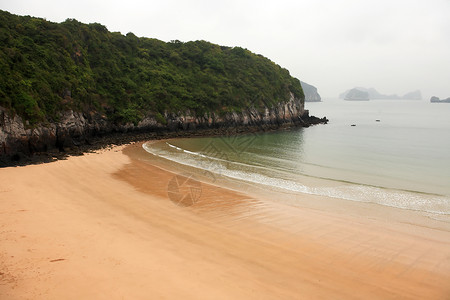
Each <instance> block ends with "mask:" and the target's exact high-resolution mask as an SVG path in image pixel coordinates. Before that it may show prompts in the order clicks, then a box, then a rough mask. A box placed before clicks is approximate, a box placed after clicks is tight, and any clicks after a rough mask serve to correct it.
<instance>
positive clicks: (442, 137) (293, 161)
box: [144, 99, 450, 215]
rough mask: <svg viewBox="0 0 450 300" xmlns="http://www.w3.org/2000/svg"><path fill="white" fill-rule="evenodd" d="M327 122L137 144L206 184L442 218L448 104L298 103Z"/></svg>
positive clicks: (449, 148)
mask: <svg viewBox="0 0 450 300" xmlns="http://www.w3.org/2000/svg"><path fill="white" fill-rule="evenodd" d="M305 108H306V109H309V110H310V113H311V114H313V115H315V116H318V117H323V116H326V117H327V118H328V119H329V120H330V122H329V123H328V124H327V125H316V126H311V127H309V128H296V129H291V130H284V131H278V132H269V133H252V134H247V135H240V136H235V135H228V136H222V137H207V138H189V139H174V140H169V141H164V142H158V143H147V144H144V149H146V150H147V151H148V152H150V153H152V154H153V155H156V156H158V157H160V158H163V159H166V160H170V161H172V162H174V163H177V164H181V165H186V166H191V167H194V168H197V169H198V170H201V171H202V172H204V174H205V175H207V176H209V177H210V179H211V180H212V181H214V180H217V179H218V178H230V179H234V180H240V181H242V182H246V183H247V184H255V185H258V186H260V187H261V186H262V187H263V188H266V189H270V190H281V191H283V190H284V191H289V192H301V193H308V194H315V195H324V196H330V197H335V198H340V199H345V200H350V201H361V202H371V203H376V204H380V205H385V206H392V207H397V208H402V209H408V210H415V211H422V212H426V213H431V214H438V215H450V104H438V103H429V102H426V101H411V100H410V101H408V100H371V101H363V102H357V101H344V100H333V99H325V100H324V101H323V102H318V103H306V105H305Z"/></svg>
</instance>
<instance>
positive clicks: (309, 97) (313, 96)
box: [300, 81, 322, 102]
mask: <svg viewBox="0 0 450 300" xmlns="http://www.w3.org/2000/svg"><path fill="white" fill-rule="evenodd" d="M300 83H301V85H302V88H303V93H304V94H305V102H320V101H322V98H321V97H320V95H319V93H318V92H317V88H316V87H315V86H312V85H310V84H307V83H306V82H303V81H300Z"/></svg>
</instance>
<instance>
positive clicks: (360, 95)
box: [344, 88, 369, 101]
mask: <svg viewBox="0 0 450 300" xmlns="http://www.w3.org/2000/svg"><path fill="white" fill-rule="evenodd" d="M344 99H345V100H350V101H368V100H369V93H368V92H365V91H361V90H359V89H356V88H355V89H351V90H349V91H348V92H347V93H346V94H345V97H344Z"/></svg>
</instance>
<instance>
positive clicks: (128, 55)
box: [0, 11, 327, 166]
mask: <svg viewBox="0 0 450 300" xmlns="http://www.w3.org/2000/svg"><path fill="white" fill-rule="evenodd" d="M304 99H305V97H304V94H303V90H302V87H301V84H300V81H299V80H298V79H296V78H294V77H291V76H290V75H289V72H288V71H287V70H286V69H284V68H281V67H280V66H279V65H277V64H275V63H274V62H272V61H270V60H269V59H267V58H265V57H263V56H262V55H257V54H254V53H252V52H250V51H248V50H246V49H243V48H240V47H233V48H231V47H225V46H219V45H215V44H212V43H209V42H206V41H195V42H186V43H184V42H180V41H171V42H169V43H166V42H163V41H160V40H156V39H151V38H144V37H142V38H138V37H136V36H135V35H134V34H133V33H128V34H126V35H122V34H121V33H118V32H109V31H108V30H107V28H106V27H105V26H103V25H101V24H97V23H94V24H83V23H80V22H78V21H76V20H74V19H67V20H66V21H64V22H62V23H52V22H49V21H46V20H44V19H39V18H34V17H29V16H26V17H22V16H16V15H12V14H10V13H8V12H5V11H0V166H1V165H2V163H1V162H2V161H10V160H14V161H15V160H18V159H20V158H21V157H24V156H25V157H28V156H29V155H32V154H34V153H43V154H49V153H50V152H52V151H53V152H54V151H59V153H68V152H70V151H73V153H79V152H80V151H81V152H82V151H85V150H86V149H85V148H86V147H87V148H88V149H92V148H98V146H93V145H94V144H100V146H99V147H101V144H110V143H117V142H120V143H126V142H130V141H133V140H142V139H152V138H157V137H159V138H161V137H169V136H170V137H174V136H191V135H218V134H224V133H225V134H229V132H228V130H229V129H232V130H234V131H235V132H241V133H245V132H250V131H255V130H266V129H276V128H279V127H280V126H283V127H285V126H291V125H292V126H309V125H311V124H317V123H326V121H327V120H326V118H322V119H318V118H315V117H313V116H309V112H308V111H306V110H304ZM142 134H143V135H142ZM112 136H115V137H114V140H111V138H112ZM133 136H134V137H133ZM138 136H139V137H138ZM55 149H56V150H55ZM82 149H84V150H82Z"/></svg>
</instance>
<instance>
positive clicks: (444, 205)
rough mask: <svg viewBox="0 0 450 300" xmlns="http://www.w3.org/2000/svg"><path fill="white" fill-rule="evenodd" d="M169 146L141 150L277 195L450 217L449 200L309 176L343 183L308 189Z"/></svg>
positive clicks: (256, 169)
mask: <svg viewBox="0 0 450 300" xmlns="http://www.w3.org/2000/svg"><path fill="white" fill-rule="evenodd" d="M166 144H167V146H168V147H169V148H171V149H174V150H176V152H175V153H173V152H170V151H166V150H164V149H162V148H156V147H151V146H150V144H148V143H144V144H143V146H142V147H143V148H144V150H146V151H147V152H148V153H151V154H153V155H155V156H157V157H161V158H163V159H167V160H169V161H172V162H175V163H178V164H182V165H185V166H189V167H194V168H197V169H200V170H203V171H205V172H210V173H212V174H214V176H215V177H214V178H217V176H225V177H228V178H231V179H234V180H238V181H243V182H247V183H251V184H256V185H262V186H265V187H266V188H270V189H271V190H275V191H276V190H279V191H288V192H295V193H305V194H311V195H319V196H327V197H333V198H339V199H344V200H350V201H358V202H366V203H375V204H379V205H383V206H389V207H395V208H400V209H407V210H414V211H421V212H426V213H432V214H439V215H450V210H449V209H448V208H449V207H450V198H447V197H444V196H440V195H432V194H425V193H418V192H414V191H405V190H398V189H388V188H383V187H377V186H370V185H361V184H358V183H353V182H343V181H336V180H332V179H327V178H319V177H313V176H308V175H306V176H307V177H313V178H315V179H317V180H323V181H324V182H325V181H333V182H337V183H340V185H338V186H333V187H330V186H327V185H326V184H322V185H321V186H319V187H312V186H306V185H304V184H301V183H299V182H297V181H294V180H290V179H284V178H280V177H283V175H284V176H286V175H287V176H289V175H291V176H290V177H293V176H294V174H286V173H285V174H281V173H282V172H280V170H274V169H270V168H266V167H263V166H260V165H252V164H245V163H241V162H236V161H230V160H226V159H221V158H217V157H212V156H207V155H205V154H202V153H199V152H194V151H189V150H186V149H183V148H180V147H178V146H176V145H173V144H170V143H168V142H166ZM237 167H240V168H241V169H240V170H239V169H238V168H237ZM242 169H244V170H242ZM275 172H278V175H280V176H279V177H273V176H268V175H265V174H263V173H271V174H273V173H275ZM302 176H303V175H302ZM368 199H370V200H368Z"/></svg>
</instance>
